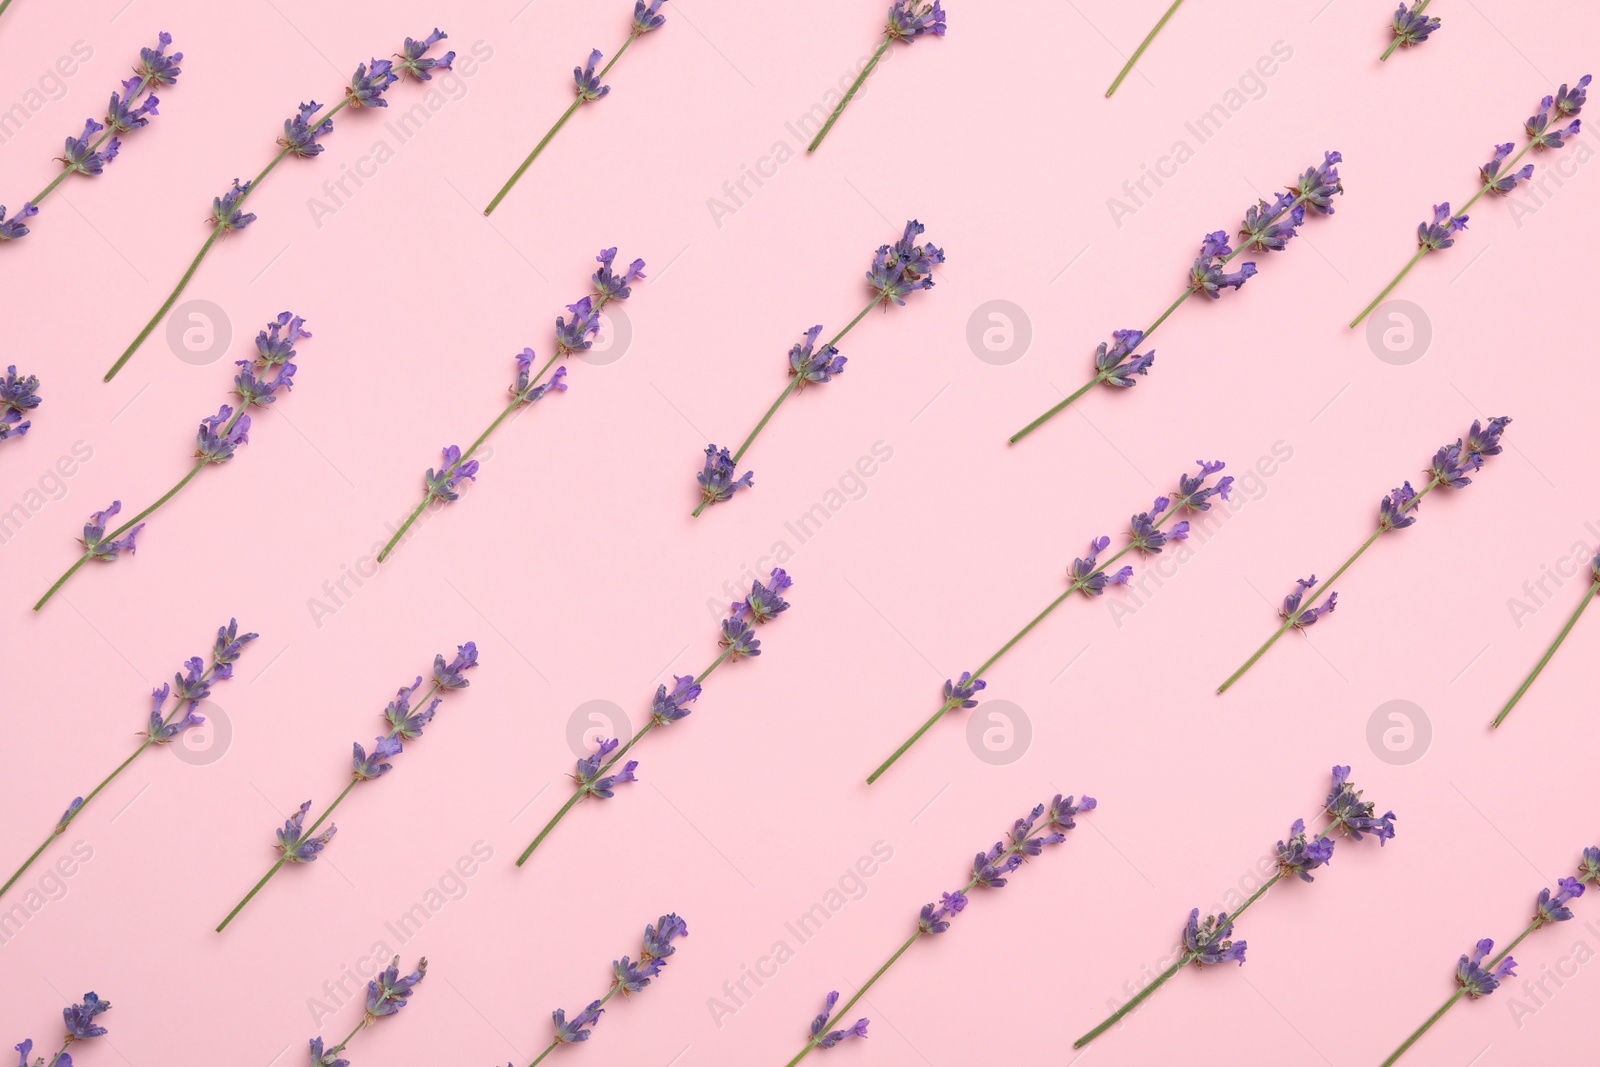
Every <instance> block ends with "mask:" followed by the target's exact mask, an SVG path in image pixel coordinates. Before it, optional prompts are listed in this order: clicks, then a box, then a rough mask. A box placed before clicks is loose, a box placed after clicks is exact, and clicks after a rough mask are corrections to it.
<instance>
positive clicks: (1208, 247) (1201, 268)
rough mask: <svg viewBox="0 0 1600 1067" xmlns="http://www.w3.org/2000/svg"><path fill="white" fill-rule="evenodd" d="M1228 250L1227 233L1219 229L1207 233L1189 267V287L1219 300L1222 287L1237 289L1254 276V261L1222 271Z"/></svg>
mask: <svg viewBox="0 0 1600 1067" xmlns="http://www.w3.org/2000/svg"><path fill="white" fill-rule="evenodd" d="M1229 251H1230V250H1229V248H1228V241H1227V234H1225V233H1223V231H1221V230H1218V231H1217V232H1216V233H1213V234H1208V235H1207V236H1206V239H1205V241H1203V242H1202V243H1201V245H1200V256H1199V258H1198V259H1196V260H1195V261H1194V266H1193V267H1191V268H1189V288H1190V289H1192V290H1194V291H1195V292H1197V293H1203V294H1205V295H1206V296H1208V297H1210V298H1211V299H1212V300H1220V299H1221V298H1222V290H1223V289H1224V288H1226V287H1228V286H1232V287H1233V288H1234V289H1238V288H1239V287H1240V286H1242V285H1243V284H1244V283H1245V282H1247V281H1249V280H1250V279H1251V278H1253V277H1255V273H1256V265H1255V264H1254V263H1241V264H1239V269H1238V270H1236V271H1232V272H1231V273H1230V272H1228V271H1224V270H1223V269H1222V267H1223V262H1224V259H1225V257H1227V256H1228V255H1229Z"/></svg>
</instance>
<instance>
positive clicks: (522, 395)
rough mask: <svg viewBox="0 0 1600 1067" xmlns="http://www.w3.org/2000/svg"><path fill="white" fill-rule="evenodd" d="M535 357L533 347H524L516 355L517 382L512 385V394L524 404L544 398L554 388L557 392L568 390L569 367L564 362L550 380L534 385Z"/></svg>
mask: <svg viewBox="0 0 1600 1067" xmlns="http://www.w3.org/2000/svg"><path fill="white" fill-rule="evenodd" d="M533 358H534V354H533V349H531V348H524V349H523V350H522V352H521V353H520V354H518V356H517V357H516V359H517V384H516V385H514V386H512V388H511V392H512V394H513V395H514V396H516V398H517V399H518V400H519V401H520V402H522V403H524V404H532V403H535V402H537V401H539V400H543V399H544V396H545V394H546V393H548V392H551V391H552V390H553V391H555V392H557V393H564V392H566V391H567V367H566V364H562V365H561V366H559V367H557V368H556V371H555V373H554V374H552V375H550V380H549V381H547V382H543V383H541V384H539V385H534V384H533V383H532V375H533Z"/></svg>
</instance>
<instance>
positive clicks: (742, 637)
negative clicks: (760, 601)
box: [719, 618, 761, 659]
mask: <svg viewBox="0 0 1600 1067" xmlns="http://www.w3.org/2000/svg"><path fill="white" fill-rule="evenodd" d="M719 643H720V644H721V645H722V647H723V648H726V649H727V650H728V655H729V657H730V658H732V659H742V658H743V657H745V656H759V655H761V642H760V641H759V640H757V639H756V629H755V627H754V626H752V625H750V624H749V623H748V622H745V621H744V620H743V619H735V618H728V619H723V620H722V640H721V641H720V642H719Z"/></svg>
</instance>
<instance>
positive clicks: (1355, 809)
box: [1323, 767, 1395, 845]
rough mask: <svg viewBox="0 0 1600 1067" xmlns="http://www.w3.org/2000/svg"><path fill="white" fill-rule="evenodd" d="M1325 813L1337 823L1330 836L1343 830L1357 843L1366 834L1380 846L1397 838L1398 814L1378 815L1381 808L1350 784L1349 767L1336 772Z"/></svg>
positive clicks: (1338, 768)
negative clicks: (1395, 821) (1371, 836)
mask: <svg viewBox="0 0 1600 1067" xmlns="http://www.w3.org/2000/svg"><path fill="white" fill-rule="evenodd" d="M1323 810H1324V811H1325V812H1327V814H1328V816H1329V817H1330V818H1331V819H1333V825H1332V826H1330V827H1328V833H1329V834H1330V835H1331V834H1332V833H1333V832H1334V831H1335V830H1337V829H1340V828H1341V827H1342V828H1343V829H1344V831H1345V832H1346V833H1347V834H1349V835H1350V836H1351V838H1353V839H1354V840H1356V841H1360V840H1361V835H1362V834H1372V835H1373V836H1375V837H1376V838H1377V839H1378V844H1379V845H1382V844H1384V843H1385V842H1386V841H1388V840H1389V839H1390V838H1392V837H1393V836H1394V819H1395V816H1394V812H1392V811H1388V812H1384V813H1383V814H1382V815H1374V814H1373V813H1374V812H1375V811H1377V810H1378V809H1377V806H1376V805H1374V804H1372V803H1370V802H1369V801H1365V800H1362V799H1361V790H1359V789H1357V788H1355V787H1354V786H1353V785H1351V784H1350V768H1349V767H1335V768H1334V769H1333V789H1332V791H1330V792H1329V793H1328V799H1327V801H1326V802H1325V804H1324V805H1323Z"/></svg>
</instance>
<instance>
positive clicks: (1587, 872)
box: [1383, 847, 1600, 1067]
mask: <svg viewBox="0 0 1600 1067" xmlns="http://www.w3.org/2000/svg"><path fill="white" fill-rule="evenodd" d="M1597 881H1600V848H1596V847H1590V848H1586V849H1584V850H1583V856H1582V857H1581V858H1580V859H1579V861H1578V877H1576V878H1562V879H1561V880H1560V881H1559V882H1557V883H1556V888H1555V890H1554V891H1552V890H1549V889H1541V890H1539V897H1538V899H1537V900H1536V901H1535V902H1534V906H1533V921H1532V922H1530V923H1529V924H1528V925H1527V926H1525V927H1523V929H1522V932H1521V933H1520V934H1518V935H1517V936H1516V937H1514V938H1512V939H1511V943H1510V944H1508V945H1506V947H1505V948H1502V949H1501V950H1500V951H1499V952H1495V954H1494V955H1493V956H1490V955H1489V953H1490V952H1493V951H1494V941H1493V940H1492V939H1490V938H1487V937H1486V938H1484V939H1483V940H1482V941H1479V942H1478V943H1477V944H1476V945H1474V946H1473V951H1472V954H1471V955H1470V956H1468V955H1465V954H1463V955H1462V957H1461V959H1460V961H1459V962H1458V963H1457V964H1456V975H1455V977H1456V991H1455V992H1454V993H1452V994H1451V995H1450V999H1448V1000H1446V1001H1445V1002H1444V1003H1443V1004H1442V1005H1440V1007H1439V1010H1438V1011H1436V1012H1434V1013H1433V1014H1432V1015H1430V1016H1428V1019H1427V1021H1426V1022H1424V1023H1423V1024H1422V1025H1421V1026H1419V1027H1417V1028H1416V1029H1415V1030H1414V1031H1412V1033H1411V1036H1410V1037H1408V1038H1406V1039H1405V1040H1404V1041H1403V1042H1401V1043H1400V1047H1399V1048H1397V1049H1395V1050H1394V1052H1392V1053H1390V1055H1389V1058H1388V1059H1386V1060H1384V1061H1383V1067H1390V1065H1391V1064H1393V1063H1394V1062H1395V1061H1396V1060H1398V1059H1399V1058H1400V1057H1401V1056H1403V1055H1405V1054H1406V1051H1407V1050H1408V1049H1410V1048H1411V1046H1412V1045H1415V1044H1416V1043H1417V1041H1418V1039H1419V1038H1421V1037H1422V1035H1423V1034H1425V1033H1427V1032H1428V1030H1429V1029H1431V1028H1432V1027H1433V1024H1434V1023H1436V1022H1438V1021H1439V1020H1440V1019H1442V1018H1444V1015H1445V1013H1446V1012H1448V1011H1449V1010H1450V1009H1451V1008H1453V1007H1455V1005H1456V1001H1458V1000H1460V999H1461V998H1462V997H1466V998H1467V999H1469V1000H1478V999H1480V998H1482V997H1486V996H1488V995H1489V994H1491V993H1493V992H1494V991H1495V990H1496V989H1497V988H1499V986H1500V983H1501V982H1502V981H1504V980H1505V979H1507V978H1511V977H1513V976H1515V975H1516V973H1517V972H1516V967H1517V961H1516V959H1515V958H1513V957H1512V955H1511V950H1512V949H1514V948H1516V947H1517V946H1518V945H1520V944H1522V942H1523V939H1524V938H1526V937H1527V936H1528V935H1529V934H1531V933H1533V932H1534V931H1535V930H1538V929H1540V928H1541V927H1545V926H1553V925H1554V924H1556V923H1562V922H1566V921H1567V920H1568V919H1570V918H1572V909H1571V908H1569V907H1568V906H1567V905H1568V904H1570V903H1571V902H1572V901H1574V900H1576V899H1578V898H1579V897H1581V896H1583V894H1584V891H1585V889H1586V888H1587V887H1588V886H1590V885H1593V884H1594V883H1595V882H1597Z"/></svg>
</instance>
